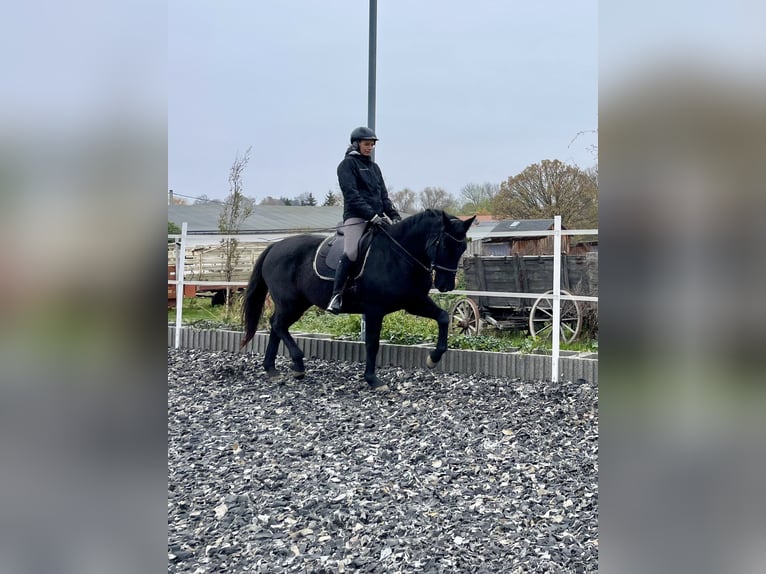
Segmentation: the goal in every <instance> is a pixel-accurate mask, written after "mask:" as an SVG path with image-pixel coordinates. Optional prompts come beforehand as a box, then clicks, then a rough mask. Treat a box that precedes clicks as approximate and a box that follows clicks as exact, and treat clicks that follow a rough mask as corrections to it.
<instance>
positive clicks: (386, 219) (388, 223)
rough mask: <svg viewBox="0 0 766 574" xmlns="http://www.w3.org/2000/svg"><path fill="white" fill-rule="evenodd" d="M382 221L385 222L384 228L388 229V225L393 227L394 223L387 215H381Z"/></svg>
mask: <svg viewBox="0 0 766 574" xmlns="http://www.w3.org/2000/svg"><path fill="white" fill-rule="evenodd" d="M383 221H385V222H386V227H388V226H389V225H393V224H394V222H393V221H391V218H390V217H389V216H388V215H386V214H385V213H384V214H383Z"/></svg>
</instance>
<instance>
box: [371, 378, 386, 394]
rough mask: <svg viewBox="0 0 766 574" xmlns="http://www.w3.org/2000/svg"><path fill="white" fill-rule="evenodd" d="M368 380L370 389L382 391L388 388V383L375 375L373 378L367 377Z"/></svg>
mask: <svg viewBox="0 0 766 574" xmlns="http://www.w3.org/2000/svg"><path fill="white" fill-rule="evenodd" d="M366 380H367V385H368V386H369V388H370V390H373V391H380V392H385V391H387V390H388V384H386V383H384V382H383V381H381V380H380V379H379V378H378V377H375V378H372V379H366Z"/></svg>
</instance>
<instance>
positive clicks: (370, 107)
mask: <svg viewBox="0 0 766 574" xmlns="http://www.w3.org/2000/svg"><path fill="white" fill-rule="evenodd" d="M377 28H378V0H370V49H369V61H368V65H367V127H368V128H370V129H371V130H372V131H375V49H376V46H377V43H378V32H377ZM371 157H372V161H375V148H372V156H371ZM361 327H362V333H361V335H362V340H363V341H364V340H365V337H366V331H367V325H366V321H365V318H364V315H362V325H361Z"/></svg>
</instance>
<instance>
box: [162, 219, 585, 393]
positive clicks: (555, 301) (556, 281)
mask: <svg viewBox="0 0 766 574" xmlns="http://www.w3.org/2000/svg"><path fill="white" fill-rule="evenodd" d="M468 235H469V237H470V235H471V234H470V232H469V234H468ZM549 235H550V236H553V238H554V241H553V281H552V285H551V291H552V293H551V294H548V293H520V292H511V291H473V290H462V289H456V290H454V291H451V293H453V294H456V295H466V296H470V297H479V296H481V297H507V298H517V297H524V298H530V297H538V298H545V299H551V300H552V308H553V325H559V324H560V321H561V301H562V300H571V301H583V302H589V303H598V297H592V296H588V295H566V294H562V293H561V237H562V236H564V235H577V236H581V235H598V230H597V229H579V230H570V229H566V230H564V229H561V216H559V215H557V216H555V217H554V225H553V229H552V230H550V231H516V232H513V231H508V232H497V233H486V234H483V235H482V238H483V239H484V238H492V237H543V236H549ZM188 237H189V235H188V232H187V224H186V222H184V223H183V224H182V225H181V234H180V235H168V239H171V240H176V247H177V253H176V279H175V280H173V279H168V285H175V286H176V330H175V347H176V348H178V347H179V346H180V344H181V330H182V328H183V292H184V285H198V286H204V285H209V284H215V285H216V286H230V287H246V286H247V282H246V281H218V280H210V281H204V280H198V281H185V280H184V276H185V275H184V274H185V269H184V260H185V254H186V246H187V240H188ZM283 237H284V235H283V234H281V235H274V236H273V237H270V236H269V235H266V234H258V235H252V236H251V235H244V234H242V235H195V236H194V239H195V240H196V241H197V242H200V241H202V240H205V239H208V238H209V239H211V240H213V241H215V242H218V241H221V240H224V239H237V240H238V241H240V242H243V243H244V242H248V241H257V242H264V241H266V242H268V241H279V240H280V239H282V238H283ZM434 292H436V291H434ZM560 331H561V329H560V328H558V329H557V328H554V329H552V341H551V380H552V381H554V382H558V380H559V358H560V354H561V340H560V339H561V333H560Z"/></svg>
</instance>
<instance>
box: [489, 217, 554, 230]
mask: <svg viewBox="0 0 766 574" xmlns="http://www.w3.org/2000/svg"><path fill="white" fill-rule="evenodd" d="M561 228H562V229H566V227H564V226H563V225H562V226H561ZM550 229H553V219H504V220H503V221H500V222H498V224H497V225H495V227H493V228H492V233H498V232H506V231H548V230H550Z"/></svg>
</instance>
